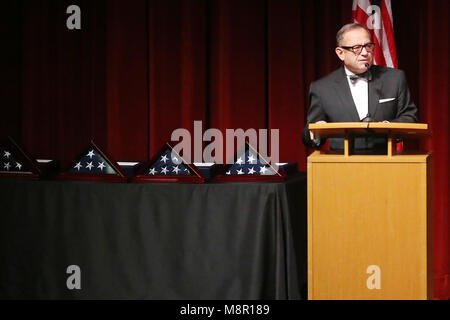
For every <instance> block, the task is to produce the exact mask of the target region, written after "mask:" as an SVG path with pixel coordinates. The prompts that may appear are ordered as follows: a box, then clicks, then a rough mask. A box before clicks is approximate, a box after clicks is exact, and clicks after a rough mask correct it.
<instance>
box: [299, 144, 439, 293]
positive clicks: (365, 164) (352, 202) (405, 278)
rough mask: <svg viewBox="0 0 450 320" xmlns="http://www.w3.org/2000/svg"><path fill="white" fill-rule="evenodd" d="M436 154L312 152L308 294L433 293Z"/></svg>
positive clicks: (309, 170)
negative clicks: (433, 161)
mask: <svg viewBox="0 0 450 320" xmlns="http://www.w3.org/2000/svg"><path fill="white" fill-rule="evenodd" d="M430 159H431V156H430V155H415V156H409V157H408V156H395V157H387V156H358V157H357V156H351V157H342V156H327V155H325V154H320V153H319V152H316V153H314V154H313V155H311V156H310V157H309V158H308V297H309V299H429V298H431V295H432V248H431V247H432V232H431V230H432V221H431V217H432V214H431V212H430V211H431V200H430V198H431V196H430V193H431V189H430V188H427V186H429V184H430V183H429V182H430V178H431V165H430Z"/></svg>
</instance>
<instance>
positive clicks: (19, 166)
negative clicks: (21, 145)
mask: <svg viewBox="0 0 450 320" xmlns="http://www.w3.org/2000/svg"><path fill="white" fill-rule="evenodd" d="M16 168H17V169H19V170H21V169H22V165H21V164H20V163H18V162H17V161H16Z"/></svg>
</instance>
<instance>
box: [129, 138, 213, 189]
mask: <svg viewBox="0 0 450 320" xmlns="http://www.w3.org/2000/svg"><path fill="white" fill-rule="evenodd" d="M204 181H205V176H204V175H203V174H202V173H201V172H200V170H198V168H197V167H196V166H195V165H194V164H192V163H187V162H186V161H185V160H184V158H183V157H182V156H180V154H179V153H177V152H176V151H175V150H174V149H173V146H172V145H171V144H170V143H169V142H167V143H166V144H165V145H164V146H163V147H162V149H161V151H160V152H159V153H158V154H157V155H156V156H155V157H154V158H153V159H152V160H151V161H150V162H148V163H147V164H146V165H144V166H142V167H141V169H140V171H139V173H138V174H137V175H136V176H135V177H134V178H133V182H194V183H201V182H204Z"/></svg>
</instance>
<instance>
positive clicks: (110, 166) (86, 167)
mask: <svg viewBox="0 0 450 320" xmlns="http://www.w3.org/2000/svg"><path fill="white" fill-rule="evenodd" d="M58 178H59V179H63V180H87V181H111V182H126V181H127V180H128V176H127V174H126V173H125V171H124V170H123V169H122V168H121V167H120V166H119V165H118V164H117V162H116V161H114V160H113V159H112V158H111V156H110V155H108V154H107V153H106V152H104V151H102V150H101V149H100V148H99V147H98V146H97V145H96V144H95V143H94V142H93V141H91V142H90V144H89V145H88V146H87V148H86V149H84V150H83V152H82V153H80V154H79V155H78V156H77V157H76V158H75V161H73V162H72V163H71V164H70V165H69V167H68V168H67V169H66V171H65V172H62V173H60V174H59V175H58Z"/></svg>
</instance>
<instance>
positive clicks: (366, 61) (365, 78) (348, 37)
mask: <svg viewBox="0 0 450 320" xmlns="http://www.w3.org/2000/svg"><path fill="white" fill-rule="evenodd" d="M336 43H337V47H336V49H335V52H336V55H337V56H338V57H339V59H340V60H341V61H342V62H343V66H342V67H341V68H339V69H338V70H335V71H334V72H332V73H331V74H329V75H328V76H326V77H324V78H322V79H319V80H317V81H315V82H313V83H312V84H311V87H310V93H309V99H310V109H309V112H308V117H307V123H306V126H305V128H304V130H303V143H304V144H305V145H306V146H309V147H312V148H318V147H320V145H322V144H323V143H324V142H325V141H324V140H320V139H317V137H316V139H315V137H314V135H313V133H312V132H311V131H309V128H308V125H309V124H310V123H323V122H358V121H377V122H382V121H388V122H416V121H417V108H416V106H415V104H414V102H412V101H411V99H410V94H409V89H408V85H407V83H406V78H405V74H404V72H403V71H401V70H398V69H393V68H388V67H381V66H376V65H372V63H373V52H374V47H375V44H374V43H373V42H372V39H371V35H370V32H369V30H368V29H367V28H366V27H365V26H363V25H361V24H356V23H352V24H347V25H345V26H343V27H342V28H341V29H340V30H339V31H338V33H337V35H336ZM330 148H331V149H337V150H341V149H343V148H344V142H343V139H330ZM353 149H354V150H362V151H364V150H375V149H378V150H383V149H384V150H386V138H383V137H381V138H380V137H359V138H355V140H354V146H353Z"/></svg>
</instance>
